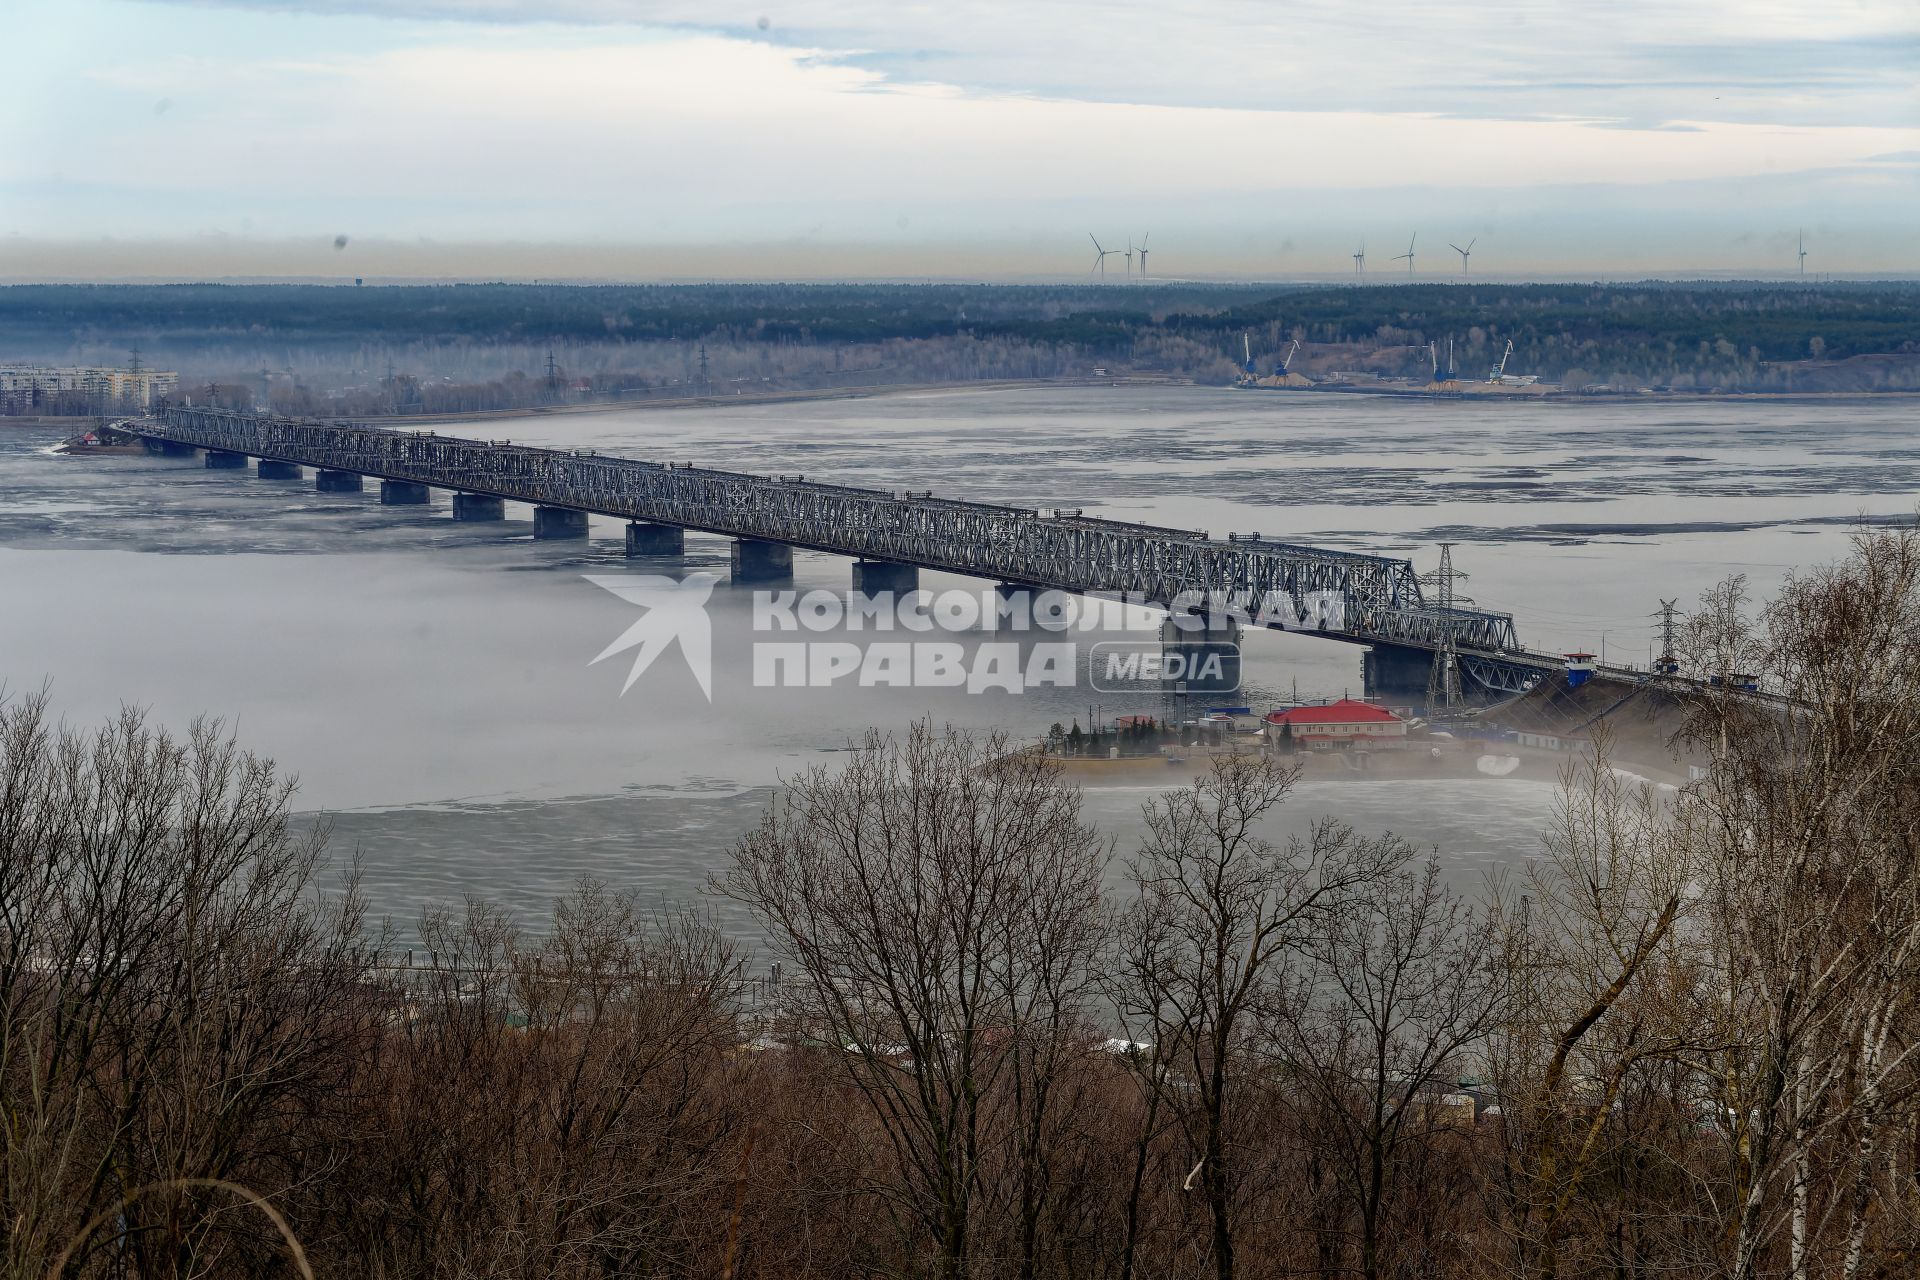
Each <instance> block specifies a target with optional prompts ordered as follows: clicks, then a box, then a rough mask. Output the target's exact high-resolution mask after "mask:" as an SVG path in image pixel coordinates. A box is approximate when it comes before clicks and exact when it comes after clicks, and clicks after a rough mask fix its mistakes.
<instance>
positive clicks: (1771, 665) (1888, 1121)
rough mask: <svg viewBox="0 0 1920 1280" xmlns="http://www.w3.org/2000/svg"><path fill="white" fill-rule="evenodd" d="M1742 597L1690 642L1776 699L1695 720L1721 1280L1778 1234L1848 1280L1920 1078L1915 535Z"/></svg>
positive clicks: (1863, 1259) (1809, 1270)
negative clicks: (1710, 950)
mask: <svg viewBox="0 0 1920 1280" xmlns="http://www.w3.org/2000/svg"><path fill="white" fill-rule="evenodd" d="M1729 594H1730V591H1729V589H1728V588H1726V587H1723V588H1722V589H1720V590H1719V591H1718V592H1715V593H1710V594H1709V596H1708V598H1707V600H1706V601H1705V604H1704V607H1703V608H1702V610H1701V612H1700V613H1699V615H1697V617H1696V619H1695V621H1694V625H1693V630H1694V632H1695V633H1696V634H1697V635H1698V636H1700V637H1701V639H1702V641H1703V644H1702V647H1703V649H1705V651H1706V652H1708V653H1710V654H1726V653H1729V652H1732V653H1737V654H1738V655H1739V657H1740V661H1741V662H1742V663H1743V665H1744V671H1743V674H1748V675H1752V676H1755V677H1757V678H1758V680H1759V682H1760V683H1762V685H1763V686H1764V688H1765V689H1766V690H1767V691H1768V692H1770V693H1775V694H1778V695H1780V700H1778V701H1775V700H1771V699H1760V698H1755V697H1752V696H1748V695H1747V694H1746V693H1745V692H1744V691H1743V690H1742V689H1741V688H1740V687H1739V685H1738V682H1734V681H1724V682H1723V683H1722V684H1721V686H1720V687H1719V688H1718V689H1717V690H1715V691H1714V693H1713V696H1711V697H1708V698H1706V699H1704V700H1702V701H1701V703H1700V704H1699V706H1698V708H1697V713H1696V715H1695V718H1694V722H1693V724H1692V725H1691V732H1692V734H1693V737H1694V738H1695V740H1696V741H1697V742H1699V743H1700V744H1701V746H1702V747H1703V748H1704V749H1705V750H1706V751H1707V752H1708V753H1709V756H1710V758H1711V761H1712V765H1711V772H1710V776H1709V778H1708V779H1707V780H1706V781H1705V782H1703V783H1701V784H1700V785H1699V786H1698V787H1696V788H1695V790H1694V796H1693V800H1694V807H1695V808H1697V810H1698V811H1699V813H1700V815H1701V817H1700V825H1701V827H1702V829H1703V830H1704V831H1705V832H1706V833H1707V835H1708V837H1709V839H1708V846H1709V851H1710V856H1711V859H1712V862H1711V866H1710V868H1709V869H1708V876H1707V879H1708V882H1709V884H1710V885H1711V899H1710V903H1711V924H1712V929H1713V932H1712V939H1713V942H1714V945H1715V948H1716V960H1717V968H1718V972H1719V973H1720V975H1721V982H1720V990H1721V992H1722V993H1723V995H1722V1001H1721V1006H1720V1009H1719V1015H1720V1017H1721V1019H1722V1020H1723V1021H1724V1023H1725V1025H1726V1027H1727V1031H1728V1046H1727V1048H1726V1050H1725V1051H1724V1052H1722V1053H1720V1054H1719V1055H1717V1056H1715V1057H1714V1058H1713V1059H1712V1060H1711V1061H1710V1062H1708V1063H1706V1064H1704V1065H1705V1066H1706V1068H1707V1082H1708V1085H1709V1087H1710V1089H1711V1092H1712V1095H1713V1096H1714V1098H1715V1099H1716V1110H1717V1112H1718V1114H1719V1116H1720V1117H1721V1119H1722V1123H1723V1125H1724V1127H1725V1129H1726V1134H1725V1138H1726V1142H1727V1145H1728V1150H1729V1169H1730V1177H1731V1183H1732V1187H1731V1195H1730V1196H1729V1200H1730V1202H1731V1204H1732V1205H1733V1211H1732V1213H1731V1223H1730V1230H1729V1233H1728V1234H1729V1239H1730V1242H1731V1244H1730V1256H1729V1257H1728V1259H1727V1266H1728V1270H1729V1272H1730V1273H1731V1274H1733V1275H1735V1276H1737V1277H1741V1278H1742V1280H1744V1278H1745V1277H1749V1276H1754V1275H1757V1274H1760V1273H1761V1272H1763V1271H1764V1270H1765V1269H1766V1268H1767V1266H1768V1265H1769V1264H1768V1262H1767V1259H1768V1256H1769V1252H1770V1250H1771V1249H1772V1247H1773V1244H1774V1242H1775V1241H1777V1240H1780V1239H1781V1238H1782V1237H1784V1243H1785V1249H1786V1271H1787V1273H1788V1274H1790V1275H1792V1276H1795V1277H1805V1276H1808V1275H1811V1274H1813V1273H1814V1272H1815V1271H1816V1270H1826V1269H1828V1267H1827V1266H1823V1265H1822V1264H1821V1262H1820V1259H1821V1258H1822V1257H1825V1258H1826V1259H1828V1261H1829V1262H1830V1263H1837V1267H1838V1270H1839V1273H1840V1274H1843V1275H1846V1276H1855V1275H1860V1274H1863V1273H1864V1270H1863V1269H1865V1268H1867V1267H1868V1266H1869V1262H1868V1257H1867V1254H1868V1233H1869V1230H1870V1229H1871V1226H1872V1224H1873V1223H1874V1221H1875V1220H1876V1219H1880V1218H1886V1217H1889V1216H1891V1217H1893V1218H1895V1219H1898V1218H1899V1217H1901V1216H1906V1217H1908V1219H1909V1220H1911V1206H1912V1204H1913V1201H1914V1192H1913V1187H1912V1184H1911V1183H1910V1182H1909V1183H1905V1184H1904V1185H1903V1184H1902V1183H1901V1182H1899V1181H1897V1180H1895V1179H1894V1178H1892V1177H1890V1172H1891V1171H1890V1168H1889V1156H1890V1154H1891V1146H1892V1143H1893V1142H1894V1141H1895V1135H1896V1134H1900V1133H1903V1132H1906V1131H1910V1129H1911V1127H1912V1124H1913V1122H1914V1118H1915V1117H1914V1111H1913V1103H1914V1095H1915V1089H1916V1084H1917V1083H1920V1082H1917V1081H1916V1079H1915V1067H1916V1065H1920V1064H1917V1063H1916V1059H1915V1055H1916V1054H1917V1053H1920V1037H1916V1034H1915V1033H1916V1031H1917V1030H1920V1026H1917V1025H1916V1024H1917V1023H1920V995H1917V994H1916V993H1917V992H1920V534H1916V532H1915V531H1914V530H1913V529H1912V528H1911V527H1905V528H1900V529H1891V530H1879V531H1873V530H1865V531H1862V532H1861V533H1859V534H1858V535H1856V537H1855V540H1854V551H1853V554H1852V555H1851V556H1850V557H1849V558H1848V559H1847V560H1845V561H1843V562H1842V563H1840V564H1837V565H1833V566H1829V567H1826V568H1823V569H1819V570H1816V571H1814V572H1812V573H1809V574H1804V575H1797V576H1796V577H1794V578H1793V579H1791V580H1789V582H1788V583H1787V584H1786V586H1785V587H1784V588H1783V589H1782V590H1781V592H1780V594H1779V596H1778V597H1777V598H1776V599H1775V600H1774V601H1773V602H1772V603H1771V604H1770V605H1768V606H1767V607H1766V608H1765V609H1764V610H1763V611H1761V613H1760V615H1759V617H1758V619H1757V620H1750V619H1748V618H1747V617H1746V615H1745V613H1744V610H1742V609H1740V608H1738V607H1732V606H1737V605H1738V603H1739V602H1738V601H1737V600H1736V601H1733V602H1731V605H1730V602H1729V601H1728V596H1729ZM1716 674H1717V673H1716ZM1890 1211H1891V1212H1890ZM1900 1211H1905V1212H1904V1213H1902V1212H1900ZM1900 1243H1901V1245H1902V1246H1904V1245H1907V1244H1910V1243H1912V1241H1911V1237H1910V1236H1909V1238H1908V1240H1906V1241H1902V1242H1900Z"/></svg>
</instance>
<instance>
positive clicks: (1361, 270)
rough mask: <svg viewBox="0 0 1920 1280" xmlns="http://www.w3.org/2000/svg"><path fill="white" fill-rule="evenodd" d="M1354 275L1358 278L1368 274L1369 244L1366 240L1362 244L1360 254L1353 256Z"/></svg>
mask: <svg viewBox="0 0 1920 1280" xmlns="http://www.w3.org/2000/svg"><path fill="white" fill-rule="evenodd" d="M1353 274H1355V275H1357V276H1363V275H1365V274H1367V242H1366V241H1365V240H1362V241H1361V242H1360V252H1358V253H1356V254H1354V255H1353Z"/></svg>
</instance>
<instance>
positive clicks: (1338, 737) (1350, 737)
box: [1267, 698, 1407, 747]
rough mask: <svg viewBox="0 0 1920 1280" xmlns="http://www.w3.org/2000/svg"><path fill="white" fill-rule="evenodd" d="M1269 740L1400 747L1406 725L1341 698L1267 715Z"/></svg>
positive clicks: (1383, 712)
mask: <svg viewBox="0 0 1920 1280" xmlns="http://www.w3.org/2000/svg"><path fill="white" fill-rule="evenodd" d="M1267 725H1268V728H1267V733H1268V735H1269V736H1270V737H1276V738H1280V739H1282V740H1289V739H1290V740H1292V741H1294V742H1297V743H1300V744H1301V745H1303V746H1320V747H1330V746H1343V747H1344V746H1352V745H1355V744H1358V745H1361V746H1382V747H1388V746H1393V747H1397V746H1400V745H1402V743H1403V742H1404V741H1405V739H1406V736H1407V722H1406V721H1405V720H1402V719H1401V718H1400V717H1399V716H1397V715H1395V714H1393V712H1391V711H1388V710H1387V709H1386V708H1385V707H1376V706H1374V705H1373V704H1372V703H1369V702H1356V701H1354V700H1353V699H1352V698H1342V699H1340V701H1338V702H1329V703H1327V704H1326V705H1325V706H1319V707H1294V708H1293V709H1291V710H1289V711H1274V712H1270V713H1269V714H1268V715H1267Z"/></svg>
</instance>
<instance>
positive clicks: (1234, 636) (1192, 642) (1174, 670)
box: [1160, 614, 1240, 694]
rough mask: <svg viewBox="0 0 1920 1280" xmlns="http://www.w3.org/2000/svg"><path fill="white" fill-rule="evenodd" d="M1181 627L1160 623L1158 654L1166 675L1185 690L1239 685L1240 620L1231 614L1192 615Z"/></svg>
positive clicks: (1226, 690) (1229, 689)
mask: <svg viewBox="0 0 1920 1280" xmlns="http://www.w3.org/2000/svg"><path fill="white" fill-rule="evenodd" d="M1191 622H1192V623H1195V624H1198V625H1190V626H1188V627H1182V626H1180V625H1179V623H1178V622H1176V621H1175V620H1174V619H1172V618H1168V619H1167V620H1166V621H1165V622H1163V623H1161V624H1160V655H1161V660H1162V661H1163V662H1164V663H1165V664H1166V665H1165V667H1164V670H1166V672H1167V673H1168V675H1167V679H1168V680H1169V681H1170V682H1171V683H1172V684H1173V685H1175V686H1183V687H1184V688H1185V690H1186V691H1187V692H1188V693H1201V694H1230V693H1233V692H1234V691H1236V690H1237V689H1239V688H1240V624H1239V623H1238V622H1236V621H1234V620H1233V619H1232V618H1215V617H1212V616H1211V615H1205V614H1201V615H1196V616H1195V617H1194V618H1193V619H1192V620H1191Z"/></svg>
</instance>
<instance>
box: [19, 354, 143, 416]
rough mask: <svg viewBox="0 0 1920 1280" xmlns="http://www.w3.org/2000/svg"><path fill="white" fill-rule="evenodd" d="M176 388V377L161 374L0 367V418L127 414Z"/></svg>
mask: <svg viewBox="0 0 1920 1280" xmlns="http://www.w3.org/2000/svg"><path fill="white" fill-rule="evenodd" d="M179 385H180V375H179V374H177V373H170V372H166V371H163V370H160V369H104V368H67V369H56V368H49V367H46V366H40V365H24V364H8V365H0V414H29V413H36V412H58V411H62V410H64V411H66V412H74V411H75V410H76V408H78V411H79V412H83V413H125V412H128V411H130V410H135V409H149V408H152V407H153V402H154V401H155V400H157V399H159V398H160V397H161V396H166V395H171V394H172V393H173V391H174V389H175V388H177V387H178V386H179ZM56 406H57V407H56Z"/></svg>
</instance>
